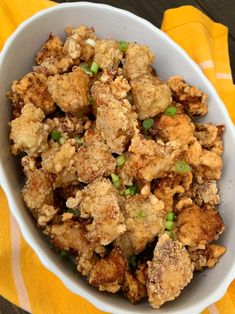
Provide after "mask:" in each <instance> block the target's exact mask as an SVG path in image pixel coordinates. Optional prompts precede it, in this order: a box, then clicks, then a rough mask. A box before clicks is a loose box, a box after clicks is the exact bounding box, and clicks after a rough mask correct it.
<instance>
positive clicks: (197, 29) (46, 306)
mask: <svg viewBox="0 0 235 314" xmlns="http://www.w3.org/2000/svg"><path fill="white" fill-rule="evenodd" d="M53 5H54V3H53V2H48V1H46V0H11V1H8V0H0V21H1V23H0V49H1V48H2V46H3V44H4V41H5V40H6V39H7V37H8V36H9V35H10V34H11V33H12V32H13V31H14V29H15V28H16V27H17V25H18V24H20V23H21V22H22V21H23V20H25V19H26V18H28V17H29V16H31V15H32V14H34V13H35V12H37V11H39V10H41V9H43V8H46V7H50V6H53ZM162 29H163V31H165V32H166V33H167V34H168V35H169V36H170V37H171V38H172V39H173V40H175V41H176V42H177V43H178V44H180V45H181V47H183V48H184V49H185V50H186V51H187V52H188V54H189V55H190V56H191V57H192V58H193V59H194V60H195V61H196V62H197V63H198V64H199V65H200V66H201V68H202V69H203V71H204V72H205V74H206V75H207V77H208V78H209V79H210V80H211V81H212V83H213V84H214V85H215V87H216V89H217V91H218V93H219V94H220V96H221V98H222V99H223V100H224V102H225V104H226V105H227V108H228V110H229V113H230V115H231V117H232V119H233V121H234V122H235V101H234V100H235V88H234V85H233V83H232V78H231V70H230V65H229V55H228V43H227V36H228V29H227V28H226V27H225V26H223V25H221V24H218V23H214V22H212V21H211V20H210V19H209V18H208V17H206V16H205V15H204V14H203V13H202V12H200V11H199V10H197V9H195V8H194V7H191V6H184V7H180V8H177V9H171V10H167V11H166V12H165V15H164V19H163V23H162ZM48 31H50V30H48ZM78 280H79V279H78ZM0 294H1V295H2V296H4V297H5V298H7V299H8V300H10V301H11V302H13V303H15V304H17V305H19V306H20V307H22V308H24V309H26V310H28V311H29V312H32V313H35V314H45V313H46V314H64V313H69V314H77V313H79V314H96V313H97V314H98V313H102V312H101V311H99V310H97V309H96V308H95V307H94V306H92V305H91V304H90V303H89V302H88V301H86V300H84V299H83V298H81V297H78V296H76V295H74V294H73V293H71V292H70V291H69V290H67V289H66V288H65V287H64V285H63V284H62V283H61V281H60V280H59V279H58V278H57V277H56V276H55V275H53V274H52V273H51V272H49V271H47V270H46V269H45V268H44V267H43V266H42V264H41V263H40V261H39V259H38V258H37V256H36V255H35V253H34V252H33V251H32V249H31V248H30V247H29V246H28V245H27V243H26V242H25V241H24V239H23V238H22V236H21V233H20V230H19V227H18V225H17V223H16V221H15V219H14V218H13V217H12V216H11V215H10V212H9V208H8V204H7V201H6V198H5V195H4V192H3V191H2V190H1V189H0ZM208 313H216V314H218V313H220V314H232V313H235V281H234V282H233V283H232V284H231V285H230V287H229V289H228V291H227V293H226V294H225V296H224V297H223V298H222V299H221V300H220V301H219V302H217V303H216V304H213V305H211V306H210V307H208V308H207V309H206V310H205V311H203V314H208Z"/></svg>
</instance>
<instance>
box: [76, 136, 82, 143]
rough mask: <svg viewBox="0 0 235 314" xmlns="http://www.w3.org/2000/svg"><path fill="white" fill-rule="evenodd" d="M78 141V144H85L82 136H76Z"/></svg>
mask: <svg viewBox="0 0 235 314" xmlns="http://www.w3.org/2000/svg"><path fill="white" fill-rule="evenodd" d="M75 139H76V142H77V144H78V145H82V144H83V140H82V139H81V138H80V137H76V138H75Z"/></svg>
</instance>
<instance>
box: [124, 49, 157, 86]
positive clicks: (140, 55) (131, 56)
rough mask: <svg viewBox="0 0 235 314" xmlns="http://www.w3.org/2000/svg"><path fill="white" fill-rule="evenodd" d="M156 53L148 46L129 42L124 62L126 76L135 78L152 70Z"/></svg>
mask: <svg viewBox="0 0 235 314" xmlns="http://www.w3.org/2000/svg"><path fill="white" fill-rule="evenodd" d="M153 61H154V54H153V53H152V51H151V50H150V48H149V47H148V46H145V45H139V44H135V43H129V45H128V49H127V51H126V59H125V64H124V67H123V68H124V76H125V77H126V78H127V79H128V80H129V79H131V80H132V79H134V78H136V77H138V76H142V75H145V74H148V73H149V72H151V67H150V66H151V64H152V63H153Z"/></svg>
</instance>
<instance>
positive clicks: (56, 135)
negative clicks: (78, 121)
mask: <svg viewBox="0 0 235 314" xmlns="http://www.w3.org/2000/svg"><path fill="white" fill-rule="evenodd" d="M50 136H51V138H52V139H53V140H54V141H59V139H60V138H61V133H60V131H58V130H52V131H51V134H50Z"/></svg>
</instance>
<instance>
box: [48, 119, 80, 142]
mask: <svg viewBox="0 0 235 314" xmlns="http://www.w3.org/2000/svg"><path fill="white" fill-rule="evenodd" d="M45 123H46V124H47V125H48V126H49V128H50V130H57V131H59V132H60V133H61V134H62V135H63V137H64V138H67V137H76V136H77V135H79V134H81V133H82V132H83V131H84V127H83V122H82V119H80V118H78V117H75V116H72V115H70V114H67V115H65V116H63V117H55V118H53V119H51V118H48V119H46V121H45Z"/></svg>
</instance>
